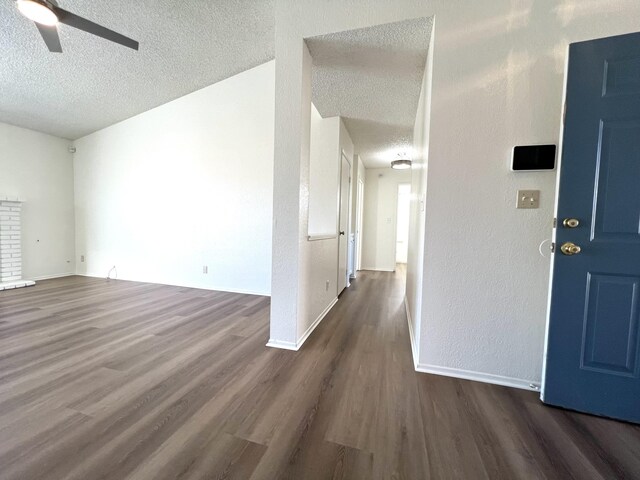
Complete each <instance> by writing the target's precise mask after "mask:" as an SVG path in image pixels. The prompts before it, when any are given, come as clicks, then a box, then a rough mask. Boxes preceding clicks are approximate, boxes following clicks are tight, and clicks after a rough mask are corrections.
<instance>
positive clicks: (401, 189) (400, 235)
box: [396, 183, 411, 264]
mask: <svg viewBox="0 0 640 480" xmlns="http://www.w3.org/2000/svg"><path fill="white" fill-rule="evenodd" d="M410 208H411V185H410V184H409V183H401V184H399V185H398V206H397V209H398V210H397V214H396V264H406V263H407V256H408V255H409V211H410Z"/></svg>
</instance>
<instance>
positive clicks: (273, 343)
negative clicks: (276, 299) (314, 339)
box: [267, 297, 338, 351]
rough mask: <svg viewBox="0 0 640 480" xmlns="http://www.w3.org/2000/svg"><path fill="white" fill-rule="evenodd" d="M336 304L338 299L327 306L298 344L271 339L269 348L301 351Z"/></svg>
mask: <svg viewBox="0 0 640 480" xmlns="http://www.w3.org/2000/svg"><path fill="white" fill-rule="evenodd" d="M336 303H338V297H336V298H334V299H333V300H332V301H331V303H329V305H327V308H325V309H324V310H323V311H322V313H321V314H320V315H318V318H316V319H315V320H314V321H313V323H312V324H311V325H309V328H307V330H306V331H305V332H304V333H303V334H302V337H300V338H299V339H298V341H297V342H296V343H293V342H283V341H280V340H274V339H272V338H270V339H269V341H268V342H267V347H274V348H284V349H285V350H295V351H298V350H300V348H301V347H302V345H303V344H304V342H305V341H306V340H307V338H309V336H310V335H311V333H312V332H313V331H314V330H315V329H316V327H317V326H318V325H320V322H321V321H322V319H323V318H324V317H325V316H326V315H327V313H329V311H330V310H331V309H332V308H333V306H334V305H335V304H336Z"/></svg>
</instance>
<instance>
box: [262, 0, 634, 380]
mask: <svg viewBox="0 0 640 480" xmlns="http://www.w3.org/2000/svg"><path fill="white" fill-rule="evenodd" d="M430 15H435V17H436V25H435V40H434V42H435V43H434V51H433V56H434V58H433V62H434V63H433V89H432V108H431V131H430V144H429V174H428V189H427V216H426V239H425V247H424V251H425V259H424V264H425V266H426V267H425V268H424V279H423V291H422V296H423V298H424V304H423V305H422V312H421V319H420V321H421V323H422V324H423V327H424V328H422V331H421V334H420V340H419V343H420V358H419V363H420V367H421V368H424V369H429V370H430V371H437V372H440V373H446V374H451V375H463V376H465V375H466V376H470V377H473V378H479V379H484V380H488V381H496V382H502V383H510V384H514V385H526V384H527V383H528V382H530V381H533V382H536V381H539V380H540V374H541V365H542V351H543V338H544V327H545V322H546V301H547V284H548V271H549V261H548V260H547V259H544V258H542V257H540V255H539V254H538V245H539V243H540V242H541V241H542V240H544V239H545V238H548V237H549V236H550V234H551V227H550V225H551V219H552V216H553V200H554V190H555V174H554V173H553V172H552V173H529V174H526V173H519V174H515V173H512V172H510V171H509V169H508V158H509V152H510V150H511V148H512V146H513V145H516V144H522V143H538V142H557V141H558V136H559V131H560V124H561V111H562V98H561V96H562V85H563V65H564V60H565V52H566V48H567V45H568V43H569V42H574V41H578V40H586V39H589V38H596V37H602V36H607V35H614V34H621V33H628V32H632V31H637V30H638V29H639V28H640V27H639V25H640V4H639V3H638V2H637V1H635V0H602V1H584V0H535V1H533V0H496V1H493V2H468V1H462V0H432V1H423V0H398V1H394V2H388V1H386V0H369V1H366V2H365V1H356V2H334V3H332V4H331V5H328V4H327V3H326V2H314V1H312V0H300V1H298V2H295V3H292V2H287V1H283V0H278V1H277V2H276V59H277V67H276V68H277V73H276V99H277V107H276V130H280V131H282V132H283V133H282V134H281V135H280V136H278V135H276V144H275V154H276V155H275V163H276V191H275V192H274V193H275V195H274V196H275V197H276V198H277V199H278V201H277V204H276V205H274V215H275V217H276V220H277V221H278V222H279V223H284V224H289V225H294V224H297V223H298V222H299V218H298V211H297V210H296V209H292V208H290V207H288V206H287V205H289V204H290V202H291V201H292V200H294V199H297V198H299V196H300V192H301V191H304V190H305V189H306V188H307V186H308V179H307V180H306V182H305V177H304V176H298V177H295V179H296V180H297V181H298V183H297V184H295V185H294V184H293V183H287V185H286V188H280V186H281V185H280V184H279V182H280V180H278V178H277V177H279V176H280V175H282V176H283V178H284V176H285V174H286V172H291V171H295V172H297V171H299V168H300V167H299V164H300V163H301V151H302V150H301V148H300V147H301V146H302V143H301V138H303V137H304V126H303V125H302V124H301V123H300V121H299V120H300V115H301V112H302V107H301V104H300V98H302V97H303V93H304V92H305V91H306V90H305V89H306V85H307V84H308V81H307V71H306V70H305V69H304V68H303V67H302V61H301V58H302V55H301V54H300V51H301V47H300V44H301V43H302V41H303V40H302V39H303V38H306V37H311V36H315V35H322V34H326V33H331V32H337V31H343V30H349V29H354V28H362V27H366V26H370V25H374V24H380V23H385V22H393V21H400V20H406V19H409V18H415V17H420V16H430ZM285 132H286V134H285ZM285 137H286V138H285ZM518 188H533V189H540V190H541V192H542V198H541V208H540V209H538V210H528V211H524V210H516V209H515V208H514V200H515V193H516V190H517V189H518ZM296 205H297V204H296ZM294 217H295V218H294ZM452 218H455V219H456V221H455V222H453V221H451V219H452ZM296 249H297V245H296ZM279 262H282V266H278V267H277V268H274V284H278V283H280V282H282V284H283V285H285V284H286V285H288V288H291V286H292V285H295V284H298V282H299V280H300V279H299V277H298V275H297V272H296V270H295V269H294V268H292V267H293V266H294V265H293V264H294V263H295V262H292V260H291V259H286V258H284V256H282V257H278V258H277V259H274V267H275V264H276V263H279ZM276 271H277V272H276ZM523 272H525V273H526V274H523ZM285 274H289V275H288V276H287V277H286V279H285ZM272 313H273V312H272ZM275 313H276V315H273V316H272V327H274V326H276V327H277V326H278V325H281V324H283V323H286V318H285V317H284V316H282V315H280V313H282V312H275Z"/></svg>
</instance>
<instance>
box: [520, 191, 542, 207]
mask: <svg viewBox="0 0 640 480" xmlns="http://www.w3.org/2000/svg"><path fill="white" fill-rule="evenodd" d="M516 208H540V190H518V202H517V203H516Z"/></svg>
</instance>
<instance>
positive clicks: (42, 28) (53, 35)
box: [33, 22, 62, 53]
mask: <svg viewBox="0 0 640 480" xmlns="http://www.w3.org/2000/svg"><path fill="white" fill-rule="evenodd" d="M33 23H35V24H36V27H38V31H39V32H40V35H42V39H43V40H44V43H46V44H47V48H48V49H49V51H50V52H55V53H62V45H60V37H59V36H58V29H57V28H56V26H55V25H54V26H52V27H48V26H46V25H42V24H40V23H38V22H33Z"/></svg>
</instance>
